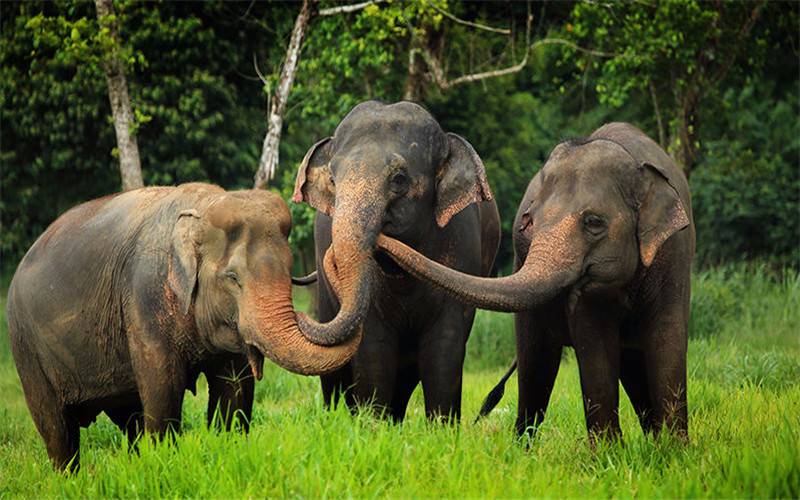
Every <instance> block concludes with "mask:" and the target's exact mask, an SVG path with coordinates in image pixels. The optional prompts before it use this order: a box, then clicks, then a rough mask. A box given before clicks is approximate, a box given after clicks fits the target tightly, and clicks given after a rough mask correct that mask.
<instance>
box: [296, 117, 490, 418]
mask: <svg viewBox="0 0 800 500" xmlns="http://www.w3.org/2000/svg"><path fill="white" fill-rule="evenodd" d="M294 200H295V201H297V202H300V201H303V202H306V203H308V204H309V205H311V206H312V207H314V208H316V209H317V216H316V220H315V223H314V240H315V242H316V252H317V258H316V260H317V273H318V274H317V279H318V280H319V284H320V289H319V290H320V291H319V295H318V304H317V311H319V315H320V319H321V320H325V321H329V323H327V324H329V325H338V324H340V323H341V322H344V323H348V324H351V323H353V322H354V321H360V320H362V319H363V321H364V340H363V342H362V344H361V346H360V347H359V350H358V352H357V353H356V355H355V357H354V358H353V360H352V361H351V362H350V363H348V364H347V365H346V366H344V367H342V368H341V369H339V370H336V371H335V372H332V373H330V374H328V375H324V376H323V377H322V390H323V396H324V399H325V402H326V403H327V404H332V403H334V402H335V401H336V400H337V399H338V397H339V394H340V393H341V392H342V391H344V392H345V400H346V402H347V404H348V405H349V406H350V407H351V408H354V407H356V405H358V404H359V403H372V404H373V408H375V409H377V410H378V411H380V412H383V413H384V414H385V415H386V416H387V417H390V418H393V419H394V420H397V421H399V420H402V419H403V417H404V415H405V412H406V406H407V403H408V399H409V397H410V396H411V393H412V392H413V391H414V388H415V387H416V386H417V385H418V384H419V383H420V382H421V383H422V389H423V393H424V397H425V411H426V414H427V415H428V417H429V418H439V417H443V418H444V419H450V418H455V419H457V418H458V417H459V416H460V412H461V375H462V373H461V372H462V367H463V363H464V354H465V348H466V342H467V338H468V336H469V332H470V329H471V327H472V322H473V319H474V316H475V309H474V308H473V307H472V306H466V305H463V304H460V303H459V302H457V301H455V300H453V299H452V298H451V297H449V296H447V295H446V294H445V293H443V292H442V291H441V290H438V289H436V288H435V287H433V286H431V285H429V284H427V283H424V282H420V281H418V280H416V279H414V278H413V277H411V276H409V275H408V274H406V273H404V272H403V271H402V269H400V268H398V267H397V266H396V265H395V264H394V263H393V262H392V261H391V259H388V258H386V257H385V256H384V255H380V254H379V255H377V257H376V256H375V255H374V251H375V242H376V239H377V237H378V235H379V234H380V233H381V232H383V233H385V234H389V235H392V236H394V237H395V238H398V239H399V240H401V241H404V242H405V243H407V244H409V245H411V246H413V247H414V248H416V249H417V250H419V251H420V252H422V253H423V254H425V255H427V256H429V257H431V258H434V259H438V260H442V261H445V262H447V263H448V264H449V265H450V266H452V267H454V268H456V269H460V270H462V271H465V272H469V273H473V274H478V275H482V276H487V275H488V274H489V272H490V270H491V268H492V264H493V262H494V257H495V254H496V252H497V247H498V244H499V240H500V221H499V216H498V213H497V206H496V204H495V202H494V200H493V199H492V195H491V191H490V189H489V184H488V182H487V180H486V172H485V170H484V166H483V163H482V162H481V159H480V157H479V156H478V154H477V153H476V152H475V150H474V149H473V148H472V146H471V145H470V144H469V142H467V141H466V140H465V139H464V138H462V137H459V136H457V135H455V134H452V133H445V132H444V131H443V130H442V129H441V127H440V126H439V124H438V123H437V122H436V120H435V119H434V118H433V116H431V114H430V113H428V111H426V110H425V109H424V108H422V107H421V106H420V105H418V104H415V103H412V102H398V103H394V104H384V103H381V102H377V101H368V102H364V103H361V104H359V105H357V106H356V107H355V108H353V109H352V110H351V111H350V112H349V113H348V115H347V116H346V117H345V118H344V119H343V120H342V122H341V123H340V124H339V125H338V126H337V127H336V130H335V132H334V134H333V136H332V137H328V138H326V139H323V140H321V141H319V142H318V143H317V144H315V145H314V146H312V147H311V149H309V151H308V153H307V154H306V156H305V158H304V160H303V162H302V164H301V165H300V167H299V169H298V173H297V182H296V185H295V194H294ZM324 334H325V332H320V333H319V335H318V336H319V337H322V336H323V335H324Z"/></svg>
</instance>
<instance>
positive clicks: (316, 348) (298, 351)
mask: <svg viewBox="0 0 800 500" xmlns="http://www.w3.org/2000/svg"><path fill="white" fill-rule="evenodd" d="M267 290H268V291H269V292H268V294H267V293H264V292H266V291H267ZM247 302H248V307H247V311H249V312H251V313H250V314H248V315H247V316H246V317H244V315H242V316H240V323H239V329H240V331H241V332H242V334H243V337H244V338H245V339H246V341H247V342H248V343H252V344H253V345H255V347H256V348H257V349H258V350H259V351H261V353H262V354H263V355H264V356H266V357H268V358H269V359H271V360H272V361H274V362H275V363H276V364H278V365H279V366H281V367H283V368H286V369H287V370H289V371H292V372H294V373H299V374H301V375H322V374H325V373H329V372H331V371H333V370H336V369H337V368H340V367H341V366H342V365H344V364H345V363H347V362H348V361H349V360H350V358H352V357H353V355H354V354H355V353H356V350H357V349H358V346H359V344H360V343H361V336H362V330H361V325H360V323H358V322H354V323H353V324H352V325H345V326H344V327H343V330H344V331H346V332H347V335H345V336H344V339H343V340H342V342H340V343H338V344H337V345H331V346H324V345H319V344H318V343H314V342H313V341H311V340H309V337H312V338H313V335H309V334H308V332H305V331H303V326H302V321H301V320H300V318H304V317H305V315H303V314H302V313H300V314H297V313H295V311H294V308H293V307H292V285H291V280H290V279H289V277H288V276H287V277H286V278H285V279H282V280H280V282H278V283H273V284H271V286H269V287H258V288H255V289H253V290H251V291H250V293H249V296H248V299H247ZM309 321H310V320H309Z"/></svg>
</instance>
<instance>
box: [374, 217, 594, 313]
mask: <svg viewBox="0 0 800 500" xmlns="http://www.w3.org/2000/svg"><path fill="white" fill-rule="evenodd" d="M577 223H578V219H577V217H575V216H570V217H566V218H564V219H563V220H561V221H559V222H557V223H555V224H552V225H551V226H550V227H549V228H548V229H546V230H543V231H541V232H537V234H536V237H535V239H534V241H533V242H532V243H531V247H530V249H529V251H528V255H527V257H526V259H525V262H524V263H523V265H522V266H521V267H520V268H519V270H518V271H517V272H515V273H514V274H512V275H510V276H506V277H503V278H481V277H478V276H471V275H468V274H464V273H461V272H459V271H455V270H453V269H450V268H448V267H445V266H443V265H441V264H439V263H437V262H434V261H432V260H430V259H428V258H427V257H425V256H424V255H422V254H420V253H418V252H416V251H415V250H413V249H412V248H410V247H408V246H407V245H405V244H403V243H401V242H399V241H397V240H395V239H392V238H390V237H388V236H385V235H380V236H379V237H378V242H377V243H378V247H379V248H380V249H381V250H383V251H385V252H386V253H388V254H389V255H390V256H391V257H392V258H393V259H394V260H395V261H397V263H398V264H399V265H400V266H401V267H403V268H404V269H405V270H406V271H408V272H409V273H411V274H412V275H414V276H415V277H417V278H419V279H422V280H425V281H428V282H430V283H433V284H434V285H437V286H439V287H441V288H442V289H444V290H445V291H447V292H449V293H450V294H451V295H453V296H454V297H455V298H456V299H457V300H459V301H461V302H464V303H467V304H470V305H472V306H475V307H480V308H484V309H492V310H496V311H506V312H519V311H525V310H528V309H531V308H533V307H535V306H536V305H539V304H542V303H544V302H546V301H548V300H550V299H552V298H553V297H555V296H556V295H557V294H558V293H559V292H561V291H562V290H564V289H565V288H566V287H568V286H570V285H572V284H573V283H575V282H576V281H577V280H578V278H579V277H580V275H581V273H582V271H583V269H582V267H583V259H582V255H583V249H582V248H580V245H576V244H575V243H574V241H575V238H574V231H575V229H576V226H577Z"/></svg>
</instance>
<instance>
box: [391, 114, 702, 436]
mask: <svg viewBox="0 0 800 500" xmlns="http://www.w3.org/2000/svg"><path fill="white" fill-rule="evenodd" d="M378 244H379V246H380V247H381V248H383V249H384V250H385V251H386V252H388V253H389V254H390V255H391V256H392V257H393V258H394V259H395V260H396V261H397V262H399V263H400V265H401V266H403V267H404V268H405V269H407V270H409V271H410V272H411V273H412V274H414V275H415V276H418V277H420V278H422V279H424V280H426V281H428V282H430V283H434V284H436V285H437V286H439V287H441V288H443V289H445V290H447V291H448V292H450V293H451V294H452V295H453V296H455V297H457V298H458V299H459V300H461V301H464V302H466V303H468V304H471V305H475V306H479V307H485V308H488V309H495V310H499V311H516V312H517V315H516V322H515V325H516V335H517V361H518V366H519V377H518V381H519V403H518V410H517V422H516V431H517V433H519V434H522V433H525V432H532V431H533V430H535V428H536V426H537V425H538V424H539V423H540V422H541V421H542V419H543V418H544V416H545V410H546V409H547V404H548V401H549V398H550V393H551V391H552V389H553V382H554V381H555V378H556V373H557V372H558V367H559V361H560V358H561V350H562V347H563V346H572V347H574V348H575V354H576V357H577V361H578V367H579V370H580V380H581V389H582V392H583V402H584V412H585V417H586V425H587V428H588V430H589V431H590V435H591V436H592V438H593V439H594V437H595V436H597V435H598V434H600V435H604V436H609V437H616V436H618V435H619V434H620V428H619V418H618V415H617V411H618V405H619V389H618V387H619V381H621V382H622V385H623V387H624V388H625V391H626V392H627V393H628V396H629V397H630V399H631V402H632V403H633V406H634V409H635V411H636V413H637V415H638V417H639V421H640V423H641V425H642V428H643V429H644V430H645V431H646V432H647V431H656V432H658V431H660V430H661V429H662V427H663V426H665V425H666V426H667V427H668V428H669V429H671V430H672V431H674V432H675V433H676V434H677V435H678V436H682V437H686V436H688V433H687V407H686V348H687V330H688V321H689V295H690V273H691V263H692V257H693V255H694V250H695V231H694V223H693V222H692V208H691V201H690V196H689V187H688V184H687V182H686V178H685V177H684V175H683V173H682V171H681V170H680V168H678V166H676V165H675V163H674V162H673V161H672V160H671V159H670V158H669V156H667V154H666V153H665V152H664V151H663V150H662V149H661V148H660V147H659V146H658V145H657V144H656V143H655V142H653V141H652V140H651V139H650V138H649V137H647V136H646V135H645V134H644V133H642V132H641V131H640V130H638V129H637V128H635V127H634V126H632V125H629V124H626V123H610V124H607V125H604V126H603V127H601V128H599V129H598V130H597V131H595V132H594V133H593V134H592V135H591V136H590V137H588V138H586V139H580V140H571V141H566V142H563V143H561V144H559V145H558V146H556V148H555V149H554V150H553V152H552V153H551V154H550V158H549V159H548V160H547V163H546V164H545V165H544V167H542V169H541V170H540V171H539V172H538V173H537V174H536V175H535V176H534V177H533V180H532V181H531V182H530V184H529V185H528V189H527V191H526V193H525V196H524V197H523V199H522V203H520V206H519V211H518V212H517V216H516V219H515V221H514V250H515V254H516V261H515V266H516V272H515V273H514V274H513V275H511V276H508V277H504V278H498V279H486V278H479V277H474V276H467V275H465V274H463V273H460V272H457V271H454V270H452V269H448V268H447V267H445V266H444V265H442V264H439V263H436V262H432V261H431V260H430V259H428V258H426V257H425V256H423V255H420V254H419V253H417V252H415V251H414V250H413V249H411V248H409V247H408V246H406V245H404V244H403V243H401V242H398V241H396V240H394V239H392V238H389V237H385V236H382V237H381V238H379V241H378ZM444 264H447V263H446V262H445V263H444ZM506 378H507V376H506V377H504V379H503V381H502V382H501V384H502V383H503V382H504V381H505V379H506ZM499 387H502V385H500V386H499Z"/></svg>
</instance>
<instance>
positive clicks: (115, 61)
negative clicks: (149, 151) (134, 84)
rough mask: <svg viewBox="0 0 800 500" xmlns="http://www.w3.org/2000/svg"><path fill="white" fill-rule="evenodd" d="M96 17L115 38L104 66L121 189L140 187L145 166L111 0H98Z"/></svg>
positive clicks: (96, 0) (96, 1)
mask: <svg viewBox="0 0 800 500" xmlns="http://www.w3.org/2000/svg"><path fill="white" fill-rule="evenodd" d="M95 8H96V9H97V19H98V20H99V21H100V25H101V26H105V27H107V28H108V30H109V32H110V34H111V38H112V40H113V41H114V48H113V49H112V51H111V52H110V53H108V54H106V55H105V60H104V62H103V70H104V71H105V73H106V81H107V83H108V99H109V101H110V102H111V113H112V115H113V117H114V130H115V131H116V134H117V150H118V151H119V171H120V174H121V176H122V190H123V191H128V190H130V189H137V188H140V187H143V186H144V182H143V181H142V166H141V162H140V160H139V146H138V144H137V143H136V136H135V135H134V134H133V133H132V131H131V129H132V125H133V111H132V110H131V100H130V97H129V96H128V83H127V81H126V80H125V70H124V68H123V66H122V61H120V58H119V53H118V51H119V30H118V27H117V20H116V18H114V17H111V18H109V16H114V5H113V3H112V0H95Z"/></svg>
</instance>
